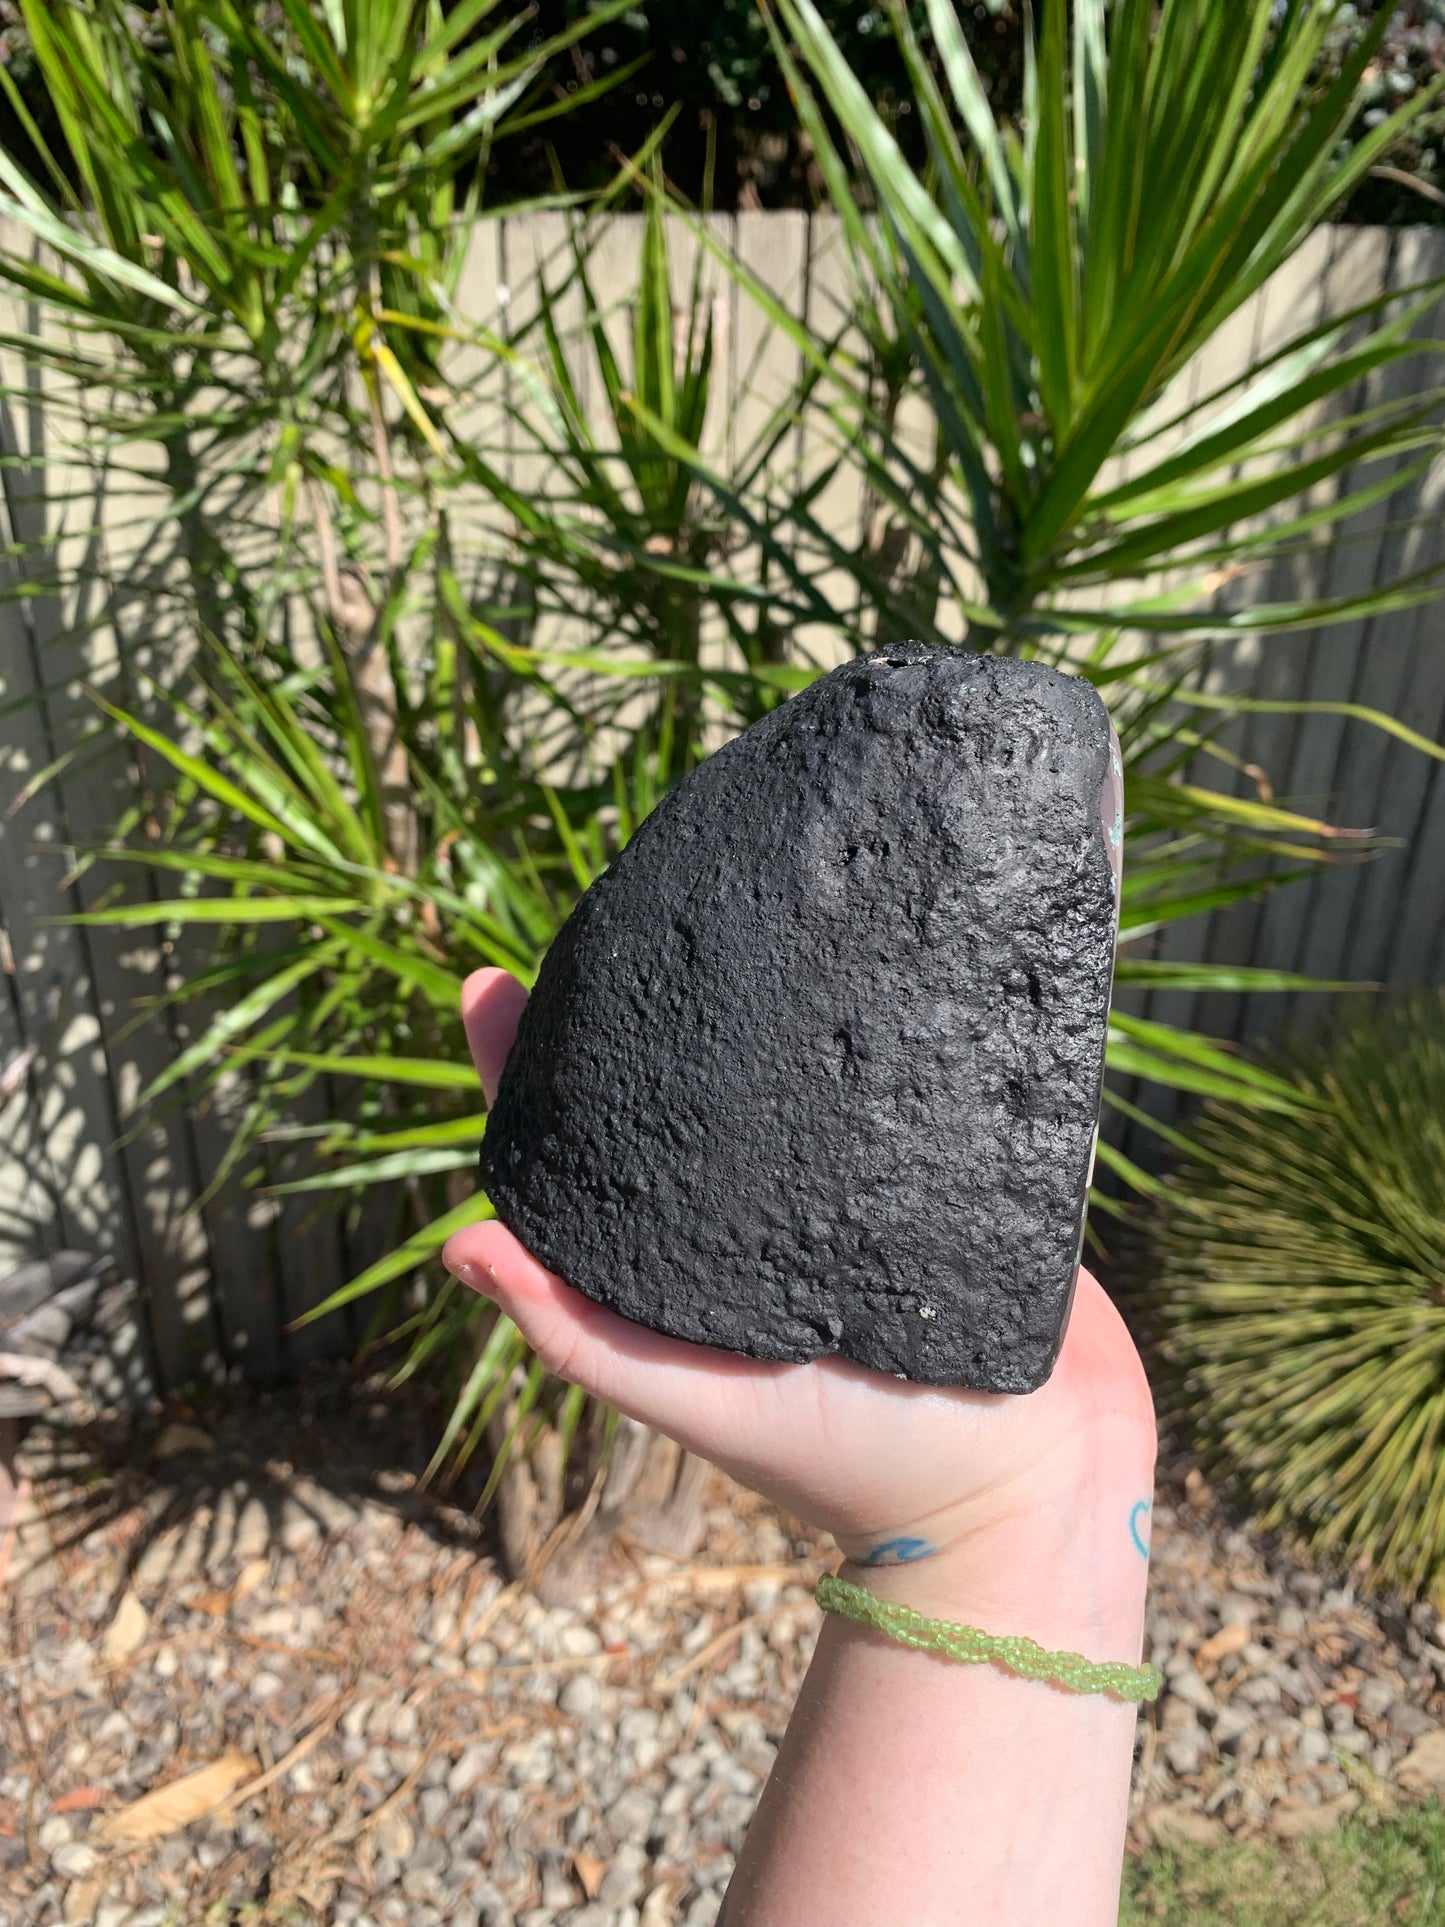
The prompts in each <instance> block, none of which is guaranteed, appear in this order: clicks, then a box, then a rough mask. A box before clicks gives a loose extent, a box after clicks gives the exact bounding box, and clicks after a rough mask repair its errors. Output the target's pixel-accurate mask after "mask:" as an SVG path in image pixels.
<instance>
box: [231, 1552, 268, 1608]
mask: <svg viewBox="0 0 1445 1927" xmlns="http://www.w3.org/2000/svg"><path fill="white" fill-rule="evenodd" d="M270 1575H271V1562H270V1560H269V1559H248V1560H247V1561H246V1563H245V1565H244V1566H242V1568H241V1570H240V1571H239V1572H238V1573H237V1574H236V1583H235V1585H234V1586H232V1588H231V1603H232V1605H235V1603H236V1601H237V1600H239V1599H248V1598H249V1597H250V1595H251V1594H252V1593H253V1592H254V1591H255V1590H256V1588H257V1587H258V1586H263V1585H265V1583H266V1581H267V1579H268V1578H269V1577H270Z"/></svg>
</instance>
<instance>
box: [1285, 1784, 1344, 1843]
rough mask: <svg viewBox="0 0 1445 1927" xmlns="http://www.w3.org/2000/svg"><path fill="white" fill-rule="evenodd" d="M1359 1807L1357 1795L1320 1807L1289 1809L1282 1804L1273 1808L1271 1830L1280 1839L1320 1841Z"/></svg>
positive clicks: (1293, 1807)
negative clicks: (1322, 1836)
mask: <svg viewBox="0 0 1445 1927" xmlns="http://www.w3.org/2000/svg"><path fill="white" fill-rule="evenodd" d="M1359 1804H1360V1796H1359V1794H1358V1793H1354V1792H1351V1793H1342V1794H1341V1795H1340V1796H1339V1798H1338V1799H1337V1800H1326V1801H1325V1802H1324V1804H1323V1805H1321V1806H1317V1807H1297V1806H1293V1805H1289V1806H1286V1805H1285V1804H1284V1803H1283V1802H1281V1803H1280V1804H1279V1805H1278V1806H1275V1807H1272V1808H1271V1809H1270V1815H1269V1824H1270V1829H1271V1831H1272V1832H1273V1833H1274V1834H1275V1835H1276V1837H1277V1838H1279V1839H1281V1840H1317V1839H1319V1838H1320V1836H1321V1835H1322V1834H1326V1833H1333V1832H1334V1831H1335V1829H1336V1828H1337V1827H1339V1826H1341V1825H1342V1824H1343V1823H1344V1822H1345V1821H1346V1820H1348V1819H1349V1817H1350V1815H1351V1814H1352V1813H1353V1812H1354V1810H1355V1808H1356V1807H1357V1806H1358V1805H1359Z"/></svg>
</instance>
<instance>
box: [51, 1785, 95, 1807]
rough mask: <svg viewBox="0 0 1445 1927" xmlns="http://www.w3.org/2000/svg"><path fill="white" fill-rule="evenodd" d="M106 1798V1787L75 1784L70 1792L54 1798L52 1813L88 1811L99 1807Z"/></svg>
mask: <svg viewBox="0 0 1445 1927" xmlns="http://www.w3.org/2000/svg"><path fill="white" fill-rule="evenodd" d="M104 1799H105V1788H104V1787H101V1786H73V1787H72V1788H71V1789H70V1791H69V1793H62V1794H61V1796H60V1798H59V1799H58V1800H52V1801H51V1803H50V1811H51V1812H52V1813H88V1812H89V1811H90V1810H91V1808H92V1807H98V1806H100V1805H101V1803H102V1802H103V1801H104Z"/></svg>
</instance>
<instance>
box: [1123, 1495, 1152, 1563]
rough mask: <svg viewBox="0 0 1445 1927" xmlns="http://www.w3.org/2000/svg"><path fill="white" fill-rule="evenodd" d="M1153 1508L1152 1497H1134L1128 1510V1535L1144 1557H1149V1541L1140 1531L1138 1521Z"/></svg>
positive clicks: (1144, 1517) (1146, 1516)
mask: <svg viewBox="0 0 1445 1927" xmlns="http://www.w3.org/2000/svg"><path fill="white" fill-rule="evenodd" d="M1153 1510H1154V1501H1153V1500H1152V1499H1136V1500H1135V1502H1134V1504H1133V1506H1132V1508H1131V1509H1130V1512H1129V1537H1130V1538H1131V1539H1132V1540H1133V1541H1134V1544H1135V1545H1136V1546H1137V1547H1138V1548H1139V1550H1140V1552H1142V1553H1143V1555H1144V1557H1145V1558H1146V1559H1147V1558H1148V1557H1149V1541H1148V1539H1147V1538H1146V1537H1145V1535H1144V1534H1143V1533H1142V1532H1141V1531H1140V1529H1139V1521H1140V1520H1141V1519H1147V1518H1148V1516H1149V1514H1150V1513H1151V1512H1152V1511H1153Z"/></svg>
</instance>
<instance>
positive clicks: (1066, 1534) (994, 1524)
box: [839, 1465, 1152, 1663]
mask: <svg viewBox="0 0 1445 1927" xmlns="http://www.w3.org/2000/svg"><path fill="white" fill-rule="evenodd" d="M1151 1482H1152V1465H1150V1466H1148V1467H1147V1468H1146V1467H1143V1466H1141V1467H1140V1468H1138V1469H1137V1470H1136V1471H1135V1472H1134V1474H1133V1476H1132V1477H1129V1476H1114V1477H1110V1478H1103V1477H1098V1476H1092V1477H1089V1478H1086V1479H1085V1480H1083V1481H1082V1482H1081V1483H1079V1484H1075V1485H1061V1486H1056V1487H1054V1488H1052V1489H1051V1490H1050V1491H1048V1492H1047V1493H1046V1494H1042V1495H1040V1496H1039V1497H1038V1498H1037V1499H1036V1501H1035V1502H1034V1503H1033V1504H1031V1505H1029V1506H1027V1507H1024V1508H1018V1509H1013V1510H1000V1511H998V1512H996V1513H994V1514H993V1515H992V1516H983V1517H977V1516H975V1517H972V1518H969V1517H966V1516H965V1517H962V1518H957V1519H954V1520H952V1521H950V1522H949V1525H950V1530H948V1532H947V1533H946V1534H942V1533H941V1534H940V1537H939V1540H938V1542H937V1543H936V1544H935V1543H934V1542H933V1541H930V1540H925V1539H923V1537H922V1535H921V1534H915V1535H911V1537H910V1536H909V1535H899V1536H897V1537H896V1538H895V1539H894V1540H893V1541H888V1540H883V1541H881V1542H879V1544H878V1545H875V1546H873V1547H870V1548H867V1549H866V1550H865V1549H864V1548H862V1547H859V1546H855V1545H853V1544H851V1543H850V1544H847V1545H845V1547H844V1550H845V1553H847V1554H849V1555H850V1556H848V1557H847V1558H846V1559H845V1563H844V1565H843V1567H842V1568H841V1571H840V1575H839V1576H840V1577H841V1578H844V1579H847V1580H850V1581H851V1582H852V1583H853V1584H854V1585H859V1586H863V1587H864V1588H866V1589H867V1590H868V1591H869V1592H871V1593H873V1594H875V1595H876V1596H877V1597H878V1598H880V1599H886V1600H889V1601H894V1602H897V1603H899V1604H903V1605H908V1606H912V1607H914V1608H915V1609H916V1610H917V1611H919V1612H921V1613H925V1614H926V1615H927V1616H928V1617H930V1618H935V1619H948V1620H954V1621H959V1622H962V1623H964V1624H967V1625H974V1626H979V1627H981V1628H982V1629H983V1630H984V1631H986V1632H993V1633H1023V1634H1027V1635H1028V1637H1030V1638H1031V1639H1035V1640H1037V1641H1038V1642H1039V1644H1040V1645H1043V1646H1047V1647H1064V1648H1068V1649H1070V1650H1077V1651H1081V1652H1084V1653H1085V1654H1086V1655H1087V1656H1088V1657H1090V1658H1096V1659H1124V1660H1128V1661H1130V1662H1131V1663H1132V1662H1133V1661H1134V1660H1135V1659H1136V1658H1137V1656H1138V1648H1139V1646H1140V1644H1141V1642H1142V1637H1143V1626H1144V1603H1145V1592H1146V1588H1147V1582H1148V1572H1149V1560H1148V1545H1149V1521H1150V1507H1151V1497H1152V1485H1151ZM921 1545H928V1546H930V1547H931V1549H930V1550H929V1551H927V1552H921V1551H920V1550H918V1548H919V1547H920V1546H921ZM904 1546H911V1547H912V1548H913V1549H912V1550H910V1551H908V1552H906V1553H905V1554H904V1556H901V1557H900V1556H893V1555H892V1553H891V1552H890V1547H904ZM880 1547H881V1550H882V1556H881V1557H880V1556H879V1552H880Z"/></svg>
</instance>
